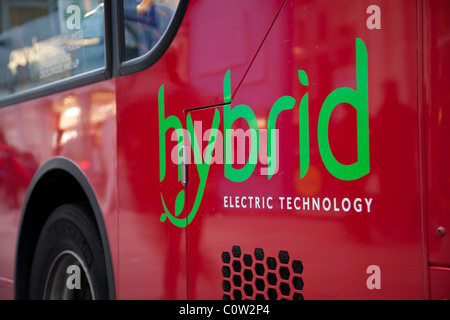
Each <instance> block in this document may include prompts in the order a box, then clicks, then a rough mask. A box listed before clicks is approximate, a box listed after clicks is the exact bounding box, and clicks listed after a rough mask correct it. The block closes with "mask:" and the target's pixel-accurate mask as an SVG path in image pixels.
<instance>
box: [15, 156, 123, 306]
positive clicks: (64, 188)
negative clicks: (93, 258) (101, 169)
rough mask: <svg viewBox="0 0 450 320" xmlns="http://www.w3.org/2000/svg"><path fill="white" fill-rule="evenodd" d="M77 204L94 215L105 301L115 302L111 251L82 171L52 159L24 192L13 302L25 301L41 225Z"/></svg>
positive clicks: (91, 191)
mask: <svg viewBox="0 0 450 320" xmlns="http://www.w3.org/2000/svg"><path fill="white" fill-rule="evenodd" d="M80 201H84V202H86V203H88V204H89V206H90V207H91V209H92V212H93V213H94V216H95V221H96V224H97V229H98V232H99V234H100V237H101V241H102V245H103V249H104V253H105V257H104V258H105V265H106V273H107V278H108V292H109V298H110V299H115V286H114V272H113V265H112V259H111V251H110V248H109V241H108V236H107V231H106V226H105V222H104V220H103V215H102V212H101V210H100V206H99V204H98V202H97V199H96V197H95V193H94V191H93V189H92V187H91V185H90V184H89V181H88V179H87V178H86V176H85V175H84V173H83V171H82V170H81V169H80V168H79V167H78V166H77V165H76V164H75V163H74V162H73V161H71V160H70V159H68V158H64V157H55V158H52V159H50V160H48V161H47V162H45V163H44V164H43V165H42V166H41V167H40V169H39V170H38V171H37V172H36V174H35V175H34V177H33V179H32V180H31V183H30V186H29V188H28V191H27V194H26V197H25V201H24V205H23V207H22V212H21V218H20V223H19V230H18V235H17V244H16V257H15V275H14V297H15V299H27V297H28V287H29V283H30V270H31V264H32V261H33V255H34V250H35V248H36V243H37V240H38V238H39V235H40V232H41V230H42V227H43V226H44V223H45V221H46V220H47V218H48V217H49V215H50V214H51V213H52V212H53V210H54V209H55V208H57V207H58V206H60V205H62V204H65V203H72V202H80Z"/></svg>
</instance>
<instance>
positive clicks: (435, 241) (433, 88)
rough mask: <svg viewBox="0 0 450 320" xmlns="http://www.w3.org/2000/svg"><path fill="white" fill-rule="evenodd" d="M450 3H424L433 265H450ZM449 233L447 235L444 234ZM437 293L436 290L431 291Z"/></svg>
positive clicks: (426, 118) (428, 213)
mask: <svg viewBox="0 0 450 320" xmlns="http://www.w3.org/2000/svg"><path fill="white" fill-rule="evenodd" d="M449 12H450V3H449V2H448V1H445V0H441V1H424V25H423V28H424V110H425V114H424V115H425V130H426V131H425V139H426V140H425V147H426V176H427V178H426V186H427V190H426V196H427V217H428V249H429V262H430V264H433V265H442V266H450V234H449V232H450V189H449V182H450V168H449V165H448V164H449V163H450V151H449V148H448V139H449V137H450V107H449V105H450V93H449V90H448V83H449V81H450V59H449V56H450V22H449V19H448V16H449ZM444 230H446V232H445V231H444ZM431 289H432V290H433V288H431Z"/></svg>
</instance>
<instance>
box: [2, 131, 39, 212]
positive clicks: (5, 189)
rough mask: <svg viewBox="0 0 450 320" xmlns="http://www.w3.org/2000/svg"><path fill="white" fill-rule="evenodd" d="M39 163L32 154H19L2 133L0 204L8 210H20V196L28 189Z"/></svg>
mask: <svg viewBox="0 0 450 320" xmlns="http://www.w3.org/2000/svg"><path fill="white" fill-rule="evenodd" d="M37 166H38V165H37V162H36V161H35V159H34V158H33V155H32V154H31V153H30V152H18V151H17V150H15V149H14V148H13V147H11V146H9V145H8V144H7V142H6V139H5V135H4V132H3V131H0V203H1V204H2V205H4V206H6V207H7V208H18V207H19V206H20V205H21V203H20V199H19V197H20V195H23V194H24V193H25V191H26V188H27V187H28V184H29V182H30V181H31V178H32V177H33V174H34V172H35V171H36V169H37Z"/></svg>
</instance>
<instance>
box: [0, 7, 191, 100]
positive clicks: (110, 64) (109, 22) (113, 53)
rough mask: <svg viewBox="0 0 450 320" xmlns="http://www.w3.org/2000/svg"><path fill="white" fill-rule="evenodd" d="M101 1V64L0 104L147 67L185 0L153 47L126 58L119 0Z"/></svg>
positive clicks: (176, 23)
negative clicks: (102, 47)
mask: <svg viewBox="0 0 450 320" xmlns="http://www.w3.org/2000/svg"><path fill="white" fill-rule="evenodd" d="M103 3H104V13H105V14H104V21H103V23H104V30H105V34H104V36H105V39H104V42H105V66H104V67H102V68H98V69H94V70H91V71H87V72H84V73H82V74H79V75H74V76H70V77H68V78H64V79H60V80H56V81H53V82H49V83H46V84H42V85H38V86H36V87H34V88H29V89H25V90H23V91H20V92H16V93H13V94H11V95H7V96H5V97H1V98H0V108H3V107H7V106H12V105H15V104H18V103H21V102H25V101H28V100H33V99H37V98H41V97H45V96H49V95H52V94H55V93H58V92H62V91H67V90H70V89H74V88H77V87H81V86H85V85H89V84H93V83H96V82H100V81H104V80H108V79H111V78H115V77H119V76H123V75H129V74H132V73H136V72H139V71H142V70H144V69H147V68H148V67H150V66H151V65H153V64H154V63H155V62H156V61H158V60H159V59H160V58H161V56H162V55H163V54H164V53H165V52H166V50H167V49H168V47H169V46H170V44H171V43H172V40H173V39H174V37H175V35H176V33H177V31H178V29H179V27H180V25H181V22H182V20H183V17H184V14H185V12H186V9H187V7H188V4H189V0H180V2H179V4H178V7H177V9H176V11H175V13H174V16H173V17H172V20H171V21H170V23H169V26H168V27H167V29H166V31H165V32H164V34H163V36H162V37H161V40H160V41H159V42H158V44H157V45H156V46H155V47H154V48H152V49H151V50H150V51H149V52H147V53H145V54H144V55H142V56H139V57H136V58H134V59H131V60H127V61H124V59H123V58H124V57H125V41H124V40H125V38H124V32H123V25H124V20H123V19H124V14H123V0H104V2H103Z"/></svg>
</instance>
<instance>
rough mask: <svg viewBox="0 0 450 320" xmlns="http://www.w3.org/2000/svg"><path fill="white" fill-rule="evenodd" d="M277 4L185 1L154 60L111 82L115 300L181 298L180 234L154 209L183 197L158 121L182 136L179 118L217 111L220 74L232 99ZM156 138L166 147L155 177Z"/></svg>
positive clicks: (183, 261)
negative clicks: (227, 79) (171, 124)
mask: <svg viewBox="0 0 450 320" xmlns="http://www.w3.org/2000/svg"><path fill="white" fill-rule="evenodd" d="M283 2H284V1H282V0H272V1H264V5H261V1H259V0H252V1H238V0H233V1H190V2H189V6H188V8H187V11H186V13H185V16H184V19H183V22H182V24H181V26H180V29H179V30H178V32H177V35H176V37H175V39H174V41H173V42H172V43H171V45H170V47H169V48H168V50H167V51H166V52H165V53H164V55H163V56H162V57H161V59H160V60H159V61H157V62H156V63H155V64H154V65H152V66H151V67H150V68H148V69H146V70H144V71H142V72H139V73H136V74H132V75H129V76H125V77H120V78H117V80H116V81H117V82H116V83H117V108H118V109H117V110H118V118H117V119H118V124H117V125H118V133H119V134H118V180H119V181H120V183H119V186H118V188H119V207H120V218H119V219H120V220H119V225H120V228H119V232H120V244H119V246H120V255H121V258H120V268H119V270H120V277H119V281H120V283H119V291H120V293H119V297H120V298H123V299H129V298H140V299H146V298H150V299H162V298H168V299H183V298H186V297H187V296H186V294H187V287H186V286H187V284H186V277H187V256H186V229H185V228H183V227H176V226H174V225H172V224H171V222H170V221H169V219H166V220H164V217H167V216H166V215H164V216H163V213H164V210H165V208H164V206H163V204H162V201H164V204H165V205H166V206H167V210H169V211H174V204H175V201H176V199H177V196H178V195H179V193H180V192H181V191H182V190H183V186H182V185H181V183H180V181H179V180H178V166H177V165H176V164H174V163H173V161H172V158H171V156H172V152H171V151H172V149H173V148H174V147H176V145H177V139H176V138H175V139H173V138H172V132H173V129H171V128H169V129H168V130H164V129H163V126H162V123H163V122H164V121H161V122H160V121H159V118H158V117H159V115H160V114H161V115H162V116H161V118H162V119H167V118H169V117H172V118H171V119H173V118H174V117H176V118H178V120H179V121H180V124H181V125H182V126H183V128H186V125H185V120H184V119H185V110H187V109H195V108H202V107H207V106H211V105H217V104H221V103H223V100H224V95H223V78H224V76H225V73H226V71H227V69H231V70H232V72H233V76H234V79H233V84H232V86H233V88H232V90H231V91H232V94H234V93H235V92H236V91H237V88H238V87H239V85H240V82H241V81H242V78H243V77H244V75H245V73H246V72H247V70H248V68H249V66H250V64H251V61H252V60H253V58H254V57H255V55H256V53H257V52H258V49H259V47H260V45H261V43H262V41H263V39H264V37H265V36H266V34H267V32H268V30H269V28H270V26H271V24H272V23H273V21H274V20H275V17H276V16H277V14H278V12H279V10H280V8H281V6H282V4H283ZM160 135H161V136H163V137H164V139H165V143H166V160H165V164H164V165H165V166H166V170H165V174H163V175H160V171H159V169H160V167H161V161H162V160H160V159H161V156H158V154H159V151H160V149H159V148H160V142H159V141H158V137H159V136H160ZM174 140H175V141H174ZM181 199H182V198H180V201H181ZM185 210H186V209H184V211H185ZM184 211H183V212H178V213H179V214H180V216H178V217H177V218H180V217H182V216H183V215H184V214H185V212H184ZM161 220H163V221H164V222H162V221H161Z"/></svg>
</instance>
